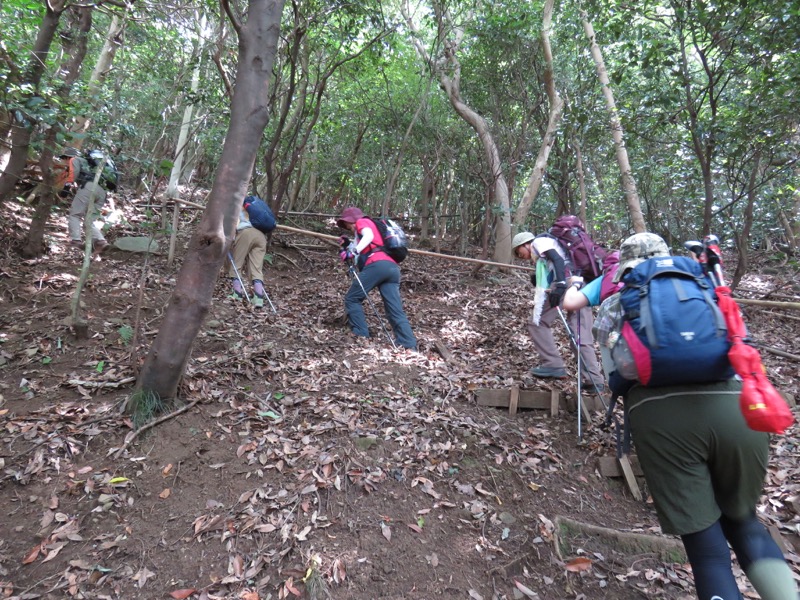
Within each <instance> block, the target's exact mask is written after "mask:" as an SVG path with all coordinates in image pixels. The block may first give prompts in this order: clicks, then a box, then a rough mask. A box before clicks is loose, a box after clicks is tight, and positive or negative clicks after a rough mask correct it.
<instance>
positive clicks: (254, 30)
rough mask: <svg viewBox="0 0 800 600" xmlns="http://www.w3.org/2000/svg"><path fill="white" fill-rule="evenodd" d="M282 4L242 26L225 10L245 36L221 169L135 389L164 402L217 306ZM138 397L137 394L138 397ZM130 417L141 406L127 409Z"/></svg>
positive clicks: (253, 1)
mask: <svg viewBox="0 0 800 600" xmlns="http://www.w3.org/2000/svg"><path fill="white" fill-rule="evenodd" d="M283 4H284V0H250V1H249V2H248V9H247V12H246V15H247V21H246V22H244V23H242V22H240V21H239V19H238V17H237V16H236V15H235V14H233V12H232V11H231V8H230V6H229V5H228V2H227V0H222V5H223V7H224V9H225V10H226V12H227V13H228V17H229V18H230V19H231V21H232V22H233V26H234V28H235V29H236V31H237V32H238V34H239V52H238V61H237V76H236V84H235V86H234V90H233V98H232V100H231V119H230V125H229V128H228V133H227V135H226V136H225V143H224V144H223V147H222V156H221V157H220V161H219V168H218V169H217V175H216V178H215V180H214V184H213V186H212V188H211V193H210V195H209V199H208V204H207V207H206V210H205V212H204V213H203V217H202V219H201V221H200V223H199V225H198V226H197V229H196V231H195V233H194V235H193V237H192V240H191V242H190V244H189V251H188V253H187V255H186V258H185V259H184V261H183V265H182V267H181V270H180V272H179V273H178V277H177V281H176V284H175V292H174V293H173V295H172V298H171V299H170V302H169V306H167V310H166V312H165V314H164V321H163V322H162V324H161V327H160V328H159V331H158V336H157V337H156V339H155V341H154V342H153V346H152V347H151V348H150V352H149V354H148V355H147V358H146V360H145V362H144V365H143V367H142V372H141V374H140V376H139V380H138V382H137V389H138V390H141V391H144V392H146V393H154V394H156V395H158V396H159V397H160V398H161V399H164V400H167V399H172V398H175V397H176V396H177V394H178V384H179V383H180V380H181V377H182V376H183V373H184V371H185V369H186V363H187V361H188V360H189V353H190V352H191V349H192V345H193V343H194V340H195V338H196V337H197V333H198V332H199V331H200V327H201V325H202V323H203V320H204V318H205V317H206V315H207V314H208V310H209V308H210V306H211V297H212V294H213V292H214V285H215V283H216V281H217V277H218V276H219V272H220V268H221V267H222V265H223V263H224V262H225V258H226V256H227V251H228V248H229V245H230V243H229V242H230V239H231V238H232V237H233V234H234V231H235V228H236V217H237V215H238V213H239V207H240V205H241V202H242V198H243V197H244V196H245V194H246V193H247V187H248V184H249V180H250V175H251V173H252V172H253V166H254V164H255V159H256V152H257V150H258V146H259V144H260V142H261V136H262V135H263V133H264V128H265V127H266V124H267V121H268V119H269V109H268V107H267V106H266V105H265V104H264V99H266V98H269V88H270V82H271V81H272V65H273V62H274V60H275V54H276V51H277V45H278V35H279V33H280V23H281V13H282V10H283ZM134 397H135V396H134ZM127 409H128V410H129V411H135V410H136V403H135V402H131V403H129V405H128V407H127Z"/></svg>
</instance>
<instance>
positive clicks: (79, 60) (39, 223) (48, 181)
mask: <svg viewBox="0 0 800 600" xmlns="http://www.w3.org/2000/svg"><path fill="white" fill-rule="evenodd" d="M93 10H94V7H93V6H91V5H90V6H83V7H78V6H73V7H72V8H71V11H74V13H72V14H74V15H76V18H75V19H70V21H71V23H70V27H69V28H68V29H67V31H66V32H65V34H64V35H62V39H63V40H64V43H63V45H64V51H65V53H66V60H65V61H64V63H63V64H62V65H61V68H60V69H59V75H60V76H61V77H62V82H61V85H60V86H59V87H58V90H57V91H56V95H57V96H58V97H59V98H60V99H61V101H62V103H65V102H64V101H65V100H67V98H69V96H70V92H71V90H72V86H73V85H74V84H75V81H77V79H78V75H79V74H80V69H81V65H82V64H83V59H84V58H86V49H87V46H88V37H89V31H90V30H91V28H92V11H93ZM73 21H74V22H73ZM61 131H62V128H61V125H58V124H55V125H53V126H52V127H51V128H50V129H49V130H48V132H47V135H46V136H45V143H44V148H43V150H42V154H41V156H40V158H39V168H40V170H41V172H42V183H41V184H40V185H39V186H38V188H37V190H36V193H37V194H38V196H39V202H38V204H37V205H36V208H35V210H34V213H33V218H32V219H31V226H30V229H29V230H28V237H27V239H26V240H25V245H24V246H23V248H22V255H23V256H25V257H26V258H32V257H34V256H40V255H41V254H42V252H43V251H44V230H45V227H46V226H47V221H48V219H49V218H50V211H51V210H52V208H53V204H54V203H55V199H56V194H57V193H58V192H60V191H61V190H56V189H55V187H54V181H55V178H54V176H53V159H54V156H55V152H56V150H55V147H56V138H57V136H58V134H59V133H60V132H61ZM87 214H88V213H87Z"/></svg>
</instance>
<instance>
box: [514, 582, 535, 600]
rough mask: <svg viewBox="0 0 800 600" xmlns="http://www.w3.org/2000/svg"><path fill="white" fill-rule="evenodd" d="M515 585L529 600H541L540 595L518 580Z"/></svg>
mask: <svg viewBox="0 0 800 600" xmlns="http://www.w3.org/2000/svg"><path fill="white" fill-rule="evenodd" d="M514 585H515V586H517V589H518V590H519V591H520V592H522V594H524V595H525V596H526V597H527V598H534V599H535V600H539V594H537V593H536V592H534V591H533V590H531V589H530V588H528V587H527V586H524V585H522V584H521V583H520V582H519V581H517V580H516V579H515V580H514Z"/></svg>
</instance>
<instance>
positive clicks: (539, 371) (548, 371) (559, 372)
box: [531, 367, 567, 379]
mask: <svg viewBox="0 0 800 600" xmlns="http://www.w3.org/2000/svg"><path fill="white" fill-rule="evenodd" d="M531 375H533V376H534V377H542V378H545V379H546V378H549V377H552V378H555V379H564V378H565V377H566V376H567V370H566V369H565V368H564V367H533V368H532V369H531Z"/></svg>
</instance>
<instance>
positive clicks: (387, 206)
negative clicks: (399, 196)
mask: <svg viewBox="0 0 800 600" xmlns="http://www.w3.org/2000/svg"><path fill="white" fill-rule="evenodd" d="M430 90H431V87H430V82H429V84H428V87H427V88H426V89H425V93H424V94H423V96H422V100H420V102H419V106H418V107H417V110H416V111H415V112H414V116H413V117H411V122H410V123H409V124H408V127H407V128H406V132H405V135H403V139H402V140H401V141H400V147H399V148H398V149H397V158H396V160H395V165H394V170H393V171H392V174H391V176H390V177H389V181H387V182H386V196H385V197H384V199H383V211H382V212H381V214H382V215H390V214H392V213H391V212H390V211H391V209H392V197H393V196H394V188H395V185H397V178H398V177H399V176H400V168H401V167H402V165H403V157H404V155H405V149H406V143H407V142H408V138H409V137H410V136H411V131H412V130H413V129H414V124H415V123H416V122H417V119H418V118H419V113H421V112H422V109H423V108H424V107H425V105H426V104H427V103H428V94H429V93H430Z"/></svg>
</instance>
